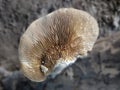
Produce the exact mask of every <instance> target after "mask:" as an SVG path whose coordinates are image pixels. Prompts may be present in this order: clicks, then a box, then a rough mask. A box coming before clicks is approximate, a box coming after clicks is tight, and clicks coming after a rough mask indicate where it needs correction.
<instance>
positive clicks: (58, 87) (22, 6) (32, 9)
mask: <svg viewBox="0 0 120 90" xmlns="http://www.w3.org/2000/svg"><path fill="white" fill-rule="evenodd" d="M61 7H74V8H78V9H82V10H85V11H87V12H89V13H90V14H91V15H93V16H94V17H95V18H96V19H97V20H98V23H99V26H100V39H99V40H98V42H97V43H96V45H95V47H94V49H93V51H92V52H91V53H90V58H88V59H86V60H78V63H76V64H74V65H72V66H70V67H68V68H67V70H65V71H63V73H62V74H61V75H59V76H58V77H56V79H55V80H50V79H48V80H47V81H45V82H43V83H33V82H30V81H29V80H28V79H26V78H25V77H23V75H21V74H20V72H18V70H19V60H18V51H17V48H18V43H19V39H20V36H21V35H22V33H23V32H24V31H25V29H26V28H27V27H28V25H29V24H30V23H31V22H32V21H33V20H35V19H37V18H39V17H41V16H43V15H46V14H47V13H50V12H52V11H54V10H56V9H58V8H61ZM118 31H120V0H92V1H91V0H27V1H25V0H0V90H34V89H35V90H37V89H38V90H89V89H90V88H91V90H120V86H119V85H120V74H119V70H120V54H119V53H120V32H119V33H118ZM116 32H117V34H114V33H116ZM112 34H113V35H112ZM110 35H112V36H110ZM13 71H14V72H13Z"/></svg>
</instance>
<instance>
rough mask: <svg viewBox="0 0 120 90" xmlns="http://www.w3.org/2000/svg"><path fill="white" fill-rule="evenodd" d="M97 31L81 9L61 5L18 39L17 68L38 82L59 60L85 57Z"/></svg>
mask: <svg viewBox="0 0 120 90" xmlns="http://www.w3.org/2000/svg"><path fill="white" fill-rule="evenodd" d="M98 33H99V29H98V24H97V22H96V20H95V19H94V18H93V17H92V16H91V15H90V14H88V13H87V12H85V11H82V10H77V9H73V8H61V9H59V10H56V11H54V12H52V13H50V14H48V15H46V16H43V17H41V18H39V19H37V20H35V21H33V22H32V24H31V25H30V26H29V27H28V28H27V30H26V31H25V33H24V34H23V35H22V37H21V39H20V45H19V59H20V63H21V70H22V72H23V73H24V75H25V76H26V77H28V78H29V79H30V80H32V81H36V82H41V81H43V80H45V79H46V77H47V76H48V75H49V74H51V73H52V72H53V71H54V69H55V68H56V67H57V66H58V65H59V64H60V63H63V64H64V63H65V65H66V66H67V64H66V63H68V65H69V64H70V63H73V62H75V60H76V59H75V58H77V56H86V55H87V52H88V51H91V50H92V47H93V45H94V43H95V41H96V39H97V37H98ZM62 67H64V66H62ZM58 70H59V69H58ZM61 70H62V69H61Z"/></svg>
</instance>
